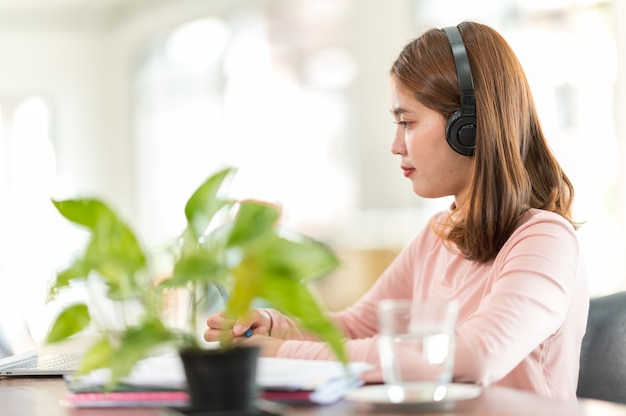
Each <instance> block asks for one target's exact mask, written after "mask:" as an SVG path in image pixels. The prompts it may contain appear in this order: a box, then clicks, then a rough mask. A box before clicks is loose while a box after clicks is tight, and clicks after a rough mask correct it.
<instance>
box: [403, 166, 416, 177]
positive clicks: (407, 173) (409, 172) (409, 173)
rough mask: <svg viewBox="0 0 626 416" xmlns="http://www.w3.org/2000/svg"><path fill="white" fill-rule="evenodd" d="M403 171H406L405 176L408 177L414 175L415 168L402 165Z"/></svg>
mask: <svg viewBox="0 0 626 416" xmlns="http://www.w3.org/2000/svg"><path fill="white" fill-rule="evenodd" d="M402 171H403V172H404V177H405V178H408V177H410V176H411V175H413V172H415V169H413V168H410V167H408V166H402Z"/></svg>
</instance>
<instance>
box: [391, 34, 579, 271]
mask: <svg viewBox="0 0 626 416" xmlns="http://www.w3.org/2000/svg"><path fill="white" fill-rule="evenodd" d="M459 29H460V31H461V34H462V37H463V41H464V43H465V48H466V49H467V54H468V58H469V61H470V67H471V70H472V76H473V79H474V92H475V96H476V116H477V130H476V150H475V155H474V156H473V172H472V178H471V181H470V185H469V186H470V189H469V193H468V195H469V197H468V199H467V200H466V201H465V202H464V204H463V206H460V207H456V210H455V212H458V213H460V214H461V215H450V216H448V217H447V219H446V222H445V223H443V224H439V225H438V226H437V227H436V231H437V232H438V233H439V235H440V236H441V237H442V238H443V239H444V242H445V243H446V244H447V245H448V246H455V247H456V248H457V249H458V250H460V251H461V252H462V253H463V254H464V255H465V256H466V257H468V258H471V259H473V260H476V261H478V262H488V261H491V260H493V259H494V258H495V257H496V255H497V254H498V252H499V251H500V249H501V248H502V246H503V245H504V243H505V242H506V241H507V240H508V238H509V237H510V236H511V234H512V233H513V231H514V230H515V228H516V227H517V224H518V222H519V220H520V218H521V216H522V215H523V214H524V213H525V212H526V211H527V210H528V209H529V208H539V209H543V210H547V211H552V212H556V213H558V214H560V215H561V216H563V217H564V218H566V219H567V220H568V221H569V222H570V223H571V224H572V225H573V226H574V227H575V228H577V227H578V224H577V223H576V222H574V221H573V219H572V212H571V211H572V203H573V198H574V188H573V186H572V183H571V182H570V180H569V179H568V177H567V176H566V175H565V173H564V172H563V169H562V168H561V166H560V165H559V163H558V161H557V160H556V158H555V157H554V155H553V153H552V151H551V149H550V147H549V145H548V143H547V141H546V139H545V136H544V134H543V131H542V129H541V125H540V123H539V119H538V116H537V111H536V108H535V104H534V100H533V97H532V94H531V91H530V87H529V85H528V81H527V79H526V75H525V74H524V71H523V69H522V67H521V65H520V63H519V61H518V59H517V57H516V56H515V54H514V52H513V50H512V49H511V48H510V46H509V45H508V43H507V42H506V41H505V40H504V38H503V37H502V36H501V35H500V34H498V33H497V32H496V31H495V30H493V29H491V28H490V27H488V26H485V25H482V24H479V23H475V22H463V23H461V24H460V25H459ZM391 76H392V77H394V78H395V79H396V80H397V81H398V82H399V83H400V84H401V85H403V86H404V87H405V88H407V89H408V90H409V91H412V92H413V93H414V96H415V98H416V99H417V100H418V101H420V102H421V103H422V104H423V105H425V106H427V107H429V108H431V109H433V110H435V111H438V112H440V113H441V114H442V115H443V116H444V117H446V118H448V117H449V116H450V115H451V114H452V113H453V112H454V111H456V110H458V109H459V107H460V95H461V93H460V90H459V85H458V80H457V75H456V69H455V66H454V60H453V57H452V51H451V49H450V44H449V42H448V39H447V37H446V34H445V33H444V32H443V31H441V30H439V29H431V30H428V31H427V32H425V33H424V34H423V35H421V36H420V37H419V38H417V39H415V40H414V41H412V42H411V43H409V44H408V45H406V46H405V48H404V49H403V50H402V52H401V53H400V55H399V57H398V58H397V60H396V61H395V63H394V64H393V66H392V68H391ZM442 139H443V138H442Z"/></svg>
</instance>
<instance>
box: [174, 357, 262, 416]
mask: <svg viewBox="0 0 626 416" xmlns="http://www.w3.org/2000/svg"><path fill="white" fill-rule="evenodd" d="M258 356H259V348H258V347H237V348H229V349H218V350H184V351H180V357H181V359H182V362H183V366H184V369H185V374H186V376H187V388H188V391H189V395H190V398H191V406H192V408H191V409H190V410H191V411H190V414H193V415H196V414H199V415H200V414H202V415H204V414H207V415H212V414H231V413H232V414H255V413H256V410H257V409H256V408H255V402H256V400H257V398H258V397H259V392H260V390H259V388H258V386H257V383H256V369H257V359H258Z"/></svg>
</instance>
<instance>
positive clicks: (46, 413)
mask: <svg viewBox="0 0 626 416" xmlns="http://www.w3.org/2000/svg"><path fill="white" fill-rule="evenodd" d="M65 393H67V389H66V387H65V383H64V381H63V379H61V378H13V379H11V378H0V414H1V415H3V416H5V415H6V416H174V415H179V413H178V412H173V411H169V410H168V409H72V408H67V407H64V406H62V405H61V403H60V400H61V399H62V398H63V396H64V395H65ZM284 414H285V415H286V416H317V415H319V416H346V415H350V416H352V415H357V416H358V415H371V414H374V415H385V416H392V415H394V414H397V415H405V416H406V415H407V414H411V413H406V412H403V413H394V412H381V411H377V410H376V409H371V408H368V407H366V406H356V405H353V404H351V403H348V402H345V401H342V402H339V403H336V404H334V405H331V406H314V407H297V408H285V412H284ZM419 415H421V416H456V415H459V416H479V415H480V416H528V415H530V416H555V415H556V416H561V415H564V416H626V405H618V404H613V403H608V402H602V401H597V400H581V401H579V402H578V403H561V402H556V401H551V400H547V399H543V398H541V397H538V396H536V395H533V394H530V393H525V392H521V391H517V390H511V389H505V388H497V387H490V388H487V389H485V391H484V392H483V394H482V395H481V396H480V397H478V398H476V399H473V400H468V401H466V402H462V403H460V404H459V405H458V406H457V408H456V409H454V410H451V411H438V412H433V413H419Z"/></svg>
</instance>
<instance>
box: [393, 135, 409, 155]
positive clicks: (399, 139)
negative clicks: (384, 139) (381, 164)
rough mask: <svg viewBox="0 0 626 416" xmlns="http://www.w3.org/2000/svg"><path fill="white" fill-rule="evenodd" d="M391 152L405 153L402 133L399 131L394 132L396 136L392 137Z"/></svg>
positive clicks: (395, 153)
mask: <svg viewBox="0 0 626 416" xmlns="http://www.w3.org/2000/svg"><path fill="white" fill-rule="evenodd" d="M398 130H399V129H398ZM391 153H393V154H394V155H403V154H406V145H405V144H404V135H403V134H401V132H396V137H394V139H393V142H392V143H391Z"/></svg>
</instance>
